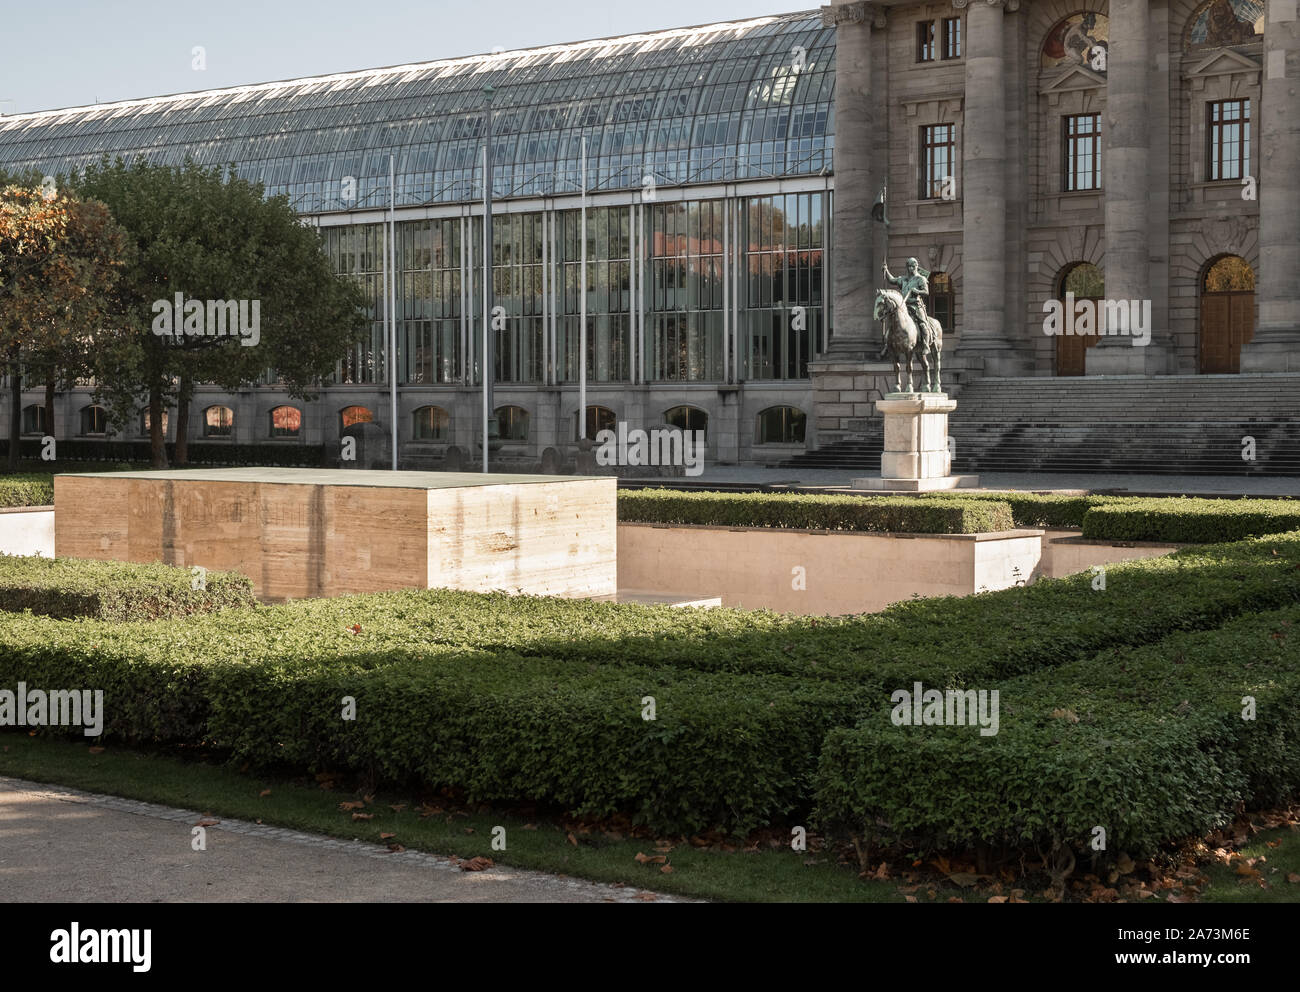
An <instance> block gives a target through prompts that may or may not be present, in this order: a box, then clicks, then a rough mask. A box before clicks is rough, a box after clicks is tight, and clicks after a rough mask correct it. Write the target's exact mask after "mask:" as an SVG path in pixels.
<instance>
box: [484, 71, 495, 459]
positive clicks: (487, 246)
mask: <svg viewBox="0 0 1300 992" xmlns="http://www.w3.org/2000/svg"><path fill="white" fill-rule="evenodd" d="M492 93H493V89H492V87H491V86H484V87H483V95H484V96H485V97H486V98H487V113H486V114H485V115H484V116H485V117H486V119H487V120H486V123H487V127H486V131H485V139H484V145H483V471H484V472H486V471H488V444H489V443H490V441H491V439H492V434H493V431H492V426H493V421H494V420H495V419H496V418H495V414H494V409H493V403H492V376H493V371H494V369H493V362H492V310H493V308H494V307H495V305H496V291H495V287H494V286H493V285H492Z"/></svg>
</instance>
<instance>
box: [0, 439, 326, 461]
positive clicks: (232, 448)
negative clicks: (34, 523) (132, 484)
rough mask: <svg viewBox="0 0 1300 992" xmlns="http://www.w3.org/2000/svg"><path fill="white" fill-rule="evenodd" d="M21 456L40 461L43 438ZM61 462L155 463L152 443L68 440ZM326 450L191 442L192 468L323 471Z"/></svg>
mask: <svg viewBox="0 0 1300 992" xmlns="http://www.w3.org/2000/svg"><path fill="white" fill-rule="evenodd" d="M166 448H167V458H168V460H169V461H171V460H172V459H174V458H175V454H176V445H175V443H174V442H171V441H169V442H167V445H166ZM18 450H19V453H20V454H21V456H22V457H23V458H26V459H34V458H40V454H41V442H40V439H39V438H28V439H24V440H22V441H20V442H19V448H18ZM57 450H58V456H59V458H58V462H57V463H56V464H57V465H58V466H59V467H60V468H67V467H68V463H69V462H82V461H91V462H144V463H145V464H146V465H147V464H148V463H149V462H150V460H151V459H152V451H151V448H150V443H149V441H148V440H135V441H109V440H97V439H91V438H67V439H66V440H61V441H59V443H58V449H57ZM8 452H9V442H8V440H0V458H3V457H7V455H8ZM324 453H325V448H324V445H320V444H218V443H213V442H211V441H207V442H204V441H191V442H190V444H189V451H188V456H189V464H190V465H280V466H291V467H296V466H303V467H307V468H319V467H320V465H321V463H322V458H323V457H324Z"/></svg>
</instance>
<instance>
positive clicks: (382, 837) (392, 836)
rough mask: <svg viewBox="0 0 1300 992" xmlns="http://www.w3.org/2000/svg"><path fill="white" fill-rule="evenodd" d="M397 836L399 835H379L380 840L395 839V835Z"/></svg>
mask: <svg viewBox="0 0 1300 992" xmlns="http://www.w3.org/2000/svg"><path fill="white" fill-rule="evenodd" d="M396 836H397V834H380V835H379V839H380V840H392V839H393V838H394V837H396Z"/></svg>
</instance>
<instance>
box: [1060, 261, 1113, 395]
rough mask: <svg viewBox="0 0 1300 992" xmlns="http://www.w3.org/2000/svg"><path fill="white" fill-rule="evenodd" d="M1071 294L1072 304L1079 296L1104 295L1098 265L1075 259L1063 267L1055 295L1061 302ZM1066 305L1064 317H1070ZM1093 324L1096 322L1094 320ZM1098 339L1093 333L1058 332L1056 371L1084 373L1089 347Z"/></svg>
mask: <svg viewBox="0 0 1300 992" xmlns="http://www.w3.org/2000/svg"><path fill="white" fill-rule="evenodd" d="M1067 293H1070V294H1072V298H1073V300H1074V303H1075V305H1076V306H1077V305H1078V303H1079V301H1080V300H1094V301H1096V300H1101V299H1103V298H1104V297H1105V296H1106V281H1105V277H1104V276H1103V275H1102V271H1101V269H1099V268H1097V266H1095V265H1093V264H1092V263H1091V262H1077V263H1076V264H1074V265H1071V266H1070V267H1069V268H1068V269H1066V270H1065V273H1064V275H1062V276H1061V282H1060V284H1059V285H1058V286H1057V287H1056V298H1057V299H1058V300H1060V301H1061V303H1062V305H1063V306H1064V305H1065V304H1066V303H1068V302H1069V298H1067V296H1066V294H1067ZM1070 316H1071V315H1070V313H1069V307H1066V320H1067V322H1068V321H1070ZM1094 326H1095V324H1094ZM1096 343H1097V335H1096V334H1095V333H1094V334H1059V335H1057V337H1056V374H1057V375H1083V374H1084V373H1085V372H1086V370H1087V352H1088V349H1089V348H1091V347H1092V346H1093V345H1095V344H1096Z"/></svg>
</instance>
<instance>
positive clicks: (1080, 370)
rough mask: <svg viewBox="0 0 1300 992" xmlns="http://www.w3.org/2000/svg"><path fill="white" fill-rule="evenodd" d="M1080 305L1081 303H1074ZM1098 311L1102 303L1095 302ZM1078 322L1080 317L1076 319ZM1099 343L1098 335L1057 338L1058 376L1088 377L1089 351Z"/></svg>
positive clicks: (1073, 335)
mask: <svg viewBox="0 0 1300 992" xmlns="http://www.w3.org/2000/svg"><path fill="white" fill-rule="evenodd" d="M1074 302H1075V304H1076V305H1078V303H1079V301H1078V300H1075V301H1074ZM1093 302H1094V303H1096V304H1097V308H1098V310H1100V309H1101V308H1102V304H1101V303H1100V301H1097V300H1094V301H1093ZM1075 320H1078V317H1075ZM1096 343H1097V335H1096V334H1061V335H1058V336H1057V338H1056V374H1057V375H1086V374H1087V371H1088V354H1087V353H1088V349H1089V348H1091V347H1092V346H1093V345H1095V344H1096Z"/></svg>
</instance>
